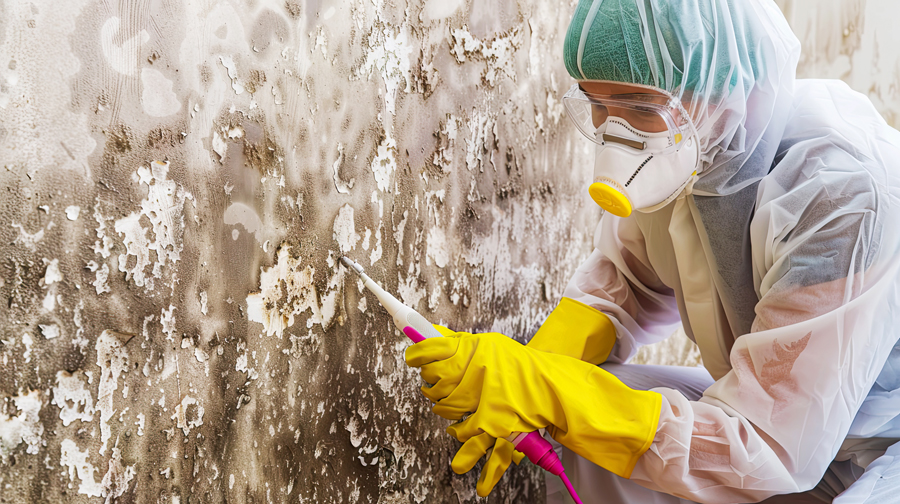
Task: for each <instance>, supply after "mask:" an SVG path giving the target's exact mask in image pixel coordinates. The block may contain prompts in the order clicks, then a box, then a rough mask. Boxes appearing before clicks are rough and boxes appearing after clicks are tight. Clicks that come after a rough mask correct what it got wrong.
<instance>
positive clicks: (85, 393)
mask: <svg viewBox="0 0 900 504" xmlns="http://www.w3.org/2000/svg"><path fill="white" fill-rule="evenodd" d="M82 376H84V374H83V373H81V372H77V373H75V374H72V373H69V372H67V371H57V372H56V386H55V387H53V401H51V404H54V405H56V406H58V407H59V409H60V412H59V418H60V420H62V422H63V425H64V426H66V427H68V426H69V424H71V423H72V422H74V421H75V420H79V421H81V422H82V423H87V422H91V421H92V420H93V419H94V398H93V396H91V391H90V390H88V389H86V388H85V387H84V381H83V380H82V378H81V377H82Z"/></svg>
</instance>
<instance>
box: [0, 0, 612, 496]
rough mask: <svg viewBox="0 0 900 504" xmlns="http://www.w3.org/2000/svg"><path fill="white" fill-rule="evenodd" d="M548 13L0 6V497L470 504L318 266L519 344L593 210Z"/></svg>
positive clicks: (412, 403) (374, 3)
mask: <svg viewBox="0 0 900 504" xmlns="http://www.w3.org/2000/svg"><path fill="white" fill-rule="evenodd" d="M573 6H574V3H573V2H568V3H563V4H558V3H551V2H537V1H520V2H513V1H509V0H505V1H499V2H488V3H479V2H463V1H461V0H428V1H425V2H408V3H407V2H403V1H383V0H365V1H362V0H360V1H341V2H337V1H327V0H309V1H298V0H287V1H285V0H278V1H248V2H237V1H235V2H229V1H220V0H208V1H187V2H174V1H137V2H132V1H122V2H92V1H81V0H73V1H66V2H50V1H13V0H6V1H2V2H0V165H2V169H0V184H2V191H3V195H2V197H0V272H2V273H0V301H2V304H0V321H2V324H0V468H2V469H0V502H7V503H9V502H172V503H176V502H254V503H262V502H311V503H332V502H333V503H344V502H350V503H352V502H384V503H394V502H397V503H400V502H403V503H407V502H409V503H413V502H415V503H421V502H474V501H475V500H476V497H475V491H474V489H475V482H476V479H477V472H473V473H471V474H468V475H465V476H457V475H455V474H453V473H452V471H451V470H450V465H449V462H450V459H451V457H452V454H453V453H454V452H455V450H456V448H457V447H458V443H457V442H456V441H455V440H453V439H452V438H451V437H450V436H449V435H448V434H446V433H445V432H444V429H445V428H446V426H447V425H448V422H446V421H444V420H442V419H440V418H438V417H436V416H434V415H433V414H432V413H431V411H430V408H429V404H428V402H427V400H425V399H424V397H423V396H421V394H420V393H419V391H418V387H419V386H420V384H421V383H420V380H419V378H418V374H417V372H415V371H414V370H411V369H409V368H407V366H406V365H405V363H404V362H403V351H404V349H405V348H406V346H407V341H406V339H405V338H404V337H403V336H402V335H401V334H400V333H398V332H397V331H395V330H394V329H393V326H392V324H391V321H390V319H389V317H388V316H387V315H386V314H385V313H384V312H383V311H382V310H381V309H380V307H379V306H378V305H377V303H376V301H375V299H374V298H373V297H372V296H371V295H369V294H367V293H366V292H364V291H363V290H362V287H361V284H360V283H359V281H357V280H356V279H355V278H354V277H352V276H350V275H349V274H348V272H347V271H346V270H344V269H343V268H342V267H341V266H339V265H338V263H337V259H338V257H339V255H341V254H346V255H348V256H350V257H352V258H353V259H355V260H356V261H358V262H359V263H360V264H362V265H363V266H364V267H365V268H366V269H367V271H368V273H369V274H370V275H371V276H372V277H373V278H375V279H377V280H379V281H381V282H383V284H384V285H385V287H386V288H388V290H390V291H392V292H395V293H397V295H398V297H399V298H400V299H401V300H402V301H404V302H406V303H407V304H409V305H411V306H414V307H415V308H416V309H418V310H419V311H420V312H421V313H423V314H425V315H426V316H427V317H430V318H431V319H432V320H433V321H434V322H442V323H444V324H447V325H449V326H451V327H454V328H457V329H460V330H479V331H484V330H494V331H501V332H504V333H506V334H508V335H510V336H513V337H515V338H517V339H519V340H521V341H525V340H527V338H529V337H530V335H531V334H532V333H533V332H534V330H535V329H536V328H537V327H538V325H539V324H540V322H541V321H542V320H543V318H544V317H545V316H546V314H547V313H548V312H549V310H550V309H552V307H553V306H554V305H555V303H556V301H557V300H558V298H559V296H560V293H561V291H562V288H563V287H564V285H565V282H566V280H567V278H568V277H569V276H571V274H572V272H573V271H574V269H575V267H577V265H578V264H579V263H580V261H581V260H582V259H583V258H584V257H586V255H587V254H588V253H589V251H590V248H591V244H590V243H591V235H592V232H593V227H594V223H595V222H596V219H597V217H598V215H599V211H598V210H597V209H596V207H595V206H593V205H592V204H591V205H590V206H588V205H587V203H588V202H589V200H588V199H587V196H586V194H585V191H584V190H583V187H584V185H583V184H584V182H585V180H587V179H588V178H589V177H590V172H591V169H592V168H591V149H590V148H589V145H590V144H589V143H588V142H586V141H584V140H583V139H581V138H580V137H579V136H578V134H577V132H576V131H575V129H574V128H573V127H572V126H571V125H570V124H568V122H567V119H566V118H565V116H564V113H563V107H562V104H561V102H560V97H561V96H562V94H563V93H564V92H565V91H566V89H567V88H568V87H569V86H570V85H571V81H570V79H569V77H568V76H567V74H566V72H565V70H564V68H563V66H562V63H561V59H562V58H561V46H562V37H563V35H564V33H565V28H566V25H567V23H568V18H569V15H570V14H569V13H570V11H571V10H572V8H573ZM543 492H544V490H543V478H542V477H541V476H540V475H539V473H538V472H537V471H536V470H535V469H534V467H533V466H530V464H523V466H522V467H521V468H514V469H513V470H511V472H510V474H509V475H508V476H507V477H506V478H505V479H504V481H503V482H502V483H501V484H500V485H499V486H498V489H497V490H496V491H495V492H494V494H493V495H492V497H491V499H490V501H491V502H524V501H528V502H541V501H542V500H543V497H542V496H543Z"/></svg>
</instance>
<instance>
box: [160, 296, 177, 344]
mask: <svg viewBox="0 0 900 504" xmlns="http://www.w3.org/2000/svg"><path fill="white" fill-rule="evenodd" d="M174 313H175V305H171V304H170V305H169V309H168V310H166V309H165V308H163V309H162V313H161V314H160V315H159V322H160V324H162V332H163V334H165V335H166V341H175V315H174Z"/></svg>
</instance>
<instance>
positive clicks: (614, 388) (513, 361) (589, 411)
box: [406, 326, 661, 496]
mask: <svg viewBox="0 0 900 504" xmlns="http://www.w3.org/2000/svg"><path fill="white" fill-rule="evenodd" d="M435 327H437V328H438V330H439V331H440V332H441V333H442V334H443V335H445V336H448V337H444V338H432V339H428V340H425V341H422V342H420V343H416V344H415V345H413V346H411V347H409V348H407V350H406V363H407V364H408V365H409V366H412V367H419V368H421V375H422V378H423V379H424V380H425V381H426V382H428V383H433V384H434V385H433V386H431V387H427V386H425V387H422V393H423V394H425V396H426V397H428V398H429V399H431V400H432V401H433V402H435V403H436V404H435V406H434V412H435V413H437V414H438V415H440V416H442V417H444V418H448V419H451V420H458V419H460V418H462V417H463V416H464V415H465V414H467V413H470V412H473V413H472V414H471V416H469V417H468V418H467V419H466V420H465V421H462V422H458V423H455V424H453V425H451V426H450V427H448V429H447V431H448V432H449V433H450V434H451V435H453V436H454V437H456V438H457V439H458V440H460V441H462V442H463V443H467V442H469V441H470V440H471V439H474V438H475V437H476V436H479V435H481V434H482V433H487V434H488V435H490V436H492V437H494V438H506V437H508V436H509V435H510V434H511V433H512V432H531V431H534V430H537V429H541V428H547V431H548V432H549V433H550V435H551V436H553V438H554V439H556V440H557V441H559V442H560V443H562V444H563V445H564V446H566V447H567V448H569V449H570V450H572V451H574V452H575V453H578V454H579V455H581V456H582V457H585V458H587V459H588V460H591V461H592V462H594V463H595V464H597V465H599V466H601V467H604V468H606V469H607V470H609V471H611V472H613V473H615V474H618V475H619V476H622V477H625V478H627V477H629V476H630V475H631V471H632V469H633V468H634V464H635V463H636V462H637V459H638V458H639V457H640V456H641V455H642V454H643V453H644V452H645V451H646V450H647V449H648V448H649V447H650V444H651V442H652V441H653V437H654V435H655V434H656V426H657V423H658V421H659V412H660V405H661V396H660V395H659V394H658V393H656V392H649V391H637V390H632V389H630V388H628V387H627V386H625V385H624V384H623V383H622V382H620V381H619V380H618V379H617V378H616V377H615V376H613V375H611V374H609V373H608V372H606V371H604V370H602V369H600V368H598V367H597V366H594V365H592V364H589V363H587V362H583V361H581V360H578V359H574V358H571V357H567V356H564V355H555V354H551V353H546V352H542V351H538V350H534V349H531V348H528V347H525V346H523V345H522V344H520V343H518V342H517V341H515V340H513V339H510V338H508V337H506V336H504V335H502V334H498V333H484V334H469V333H456V334H452V331H449V330H448V329H446V328H443V327H440V326H435ZM485 442H486V441H485V440H481V441H479V442H478V443H485ZM473 444H476V442H473ZM479 446H481V445H479ZM464 447H465V445H464ZM467 450H471V451H473V452H474V451H475V448H474V447H473V448H470V449H467ZM461 451H462V449H461ZM458 456H459V455H458ZM454 460H455V459H454ZM506 465H507V466H508V463H507V464H506ZM460 466H462V464H460ZM454 469H455V468H454ZM503 469H504V470H505V467H504V468H503ZM496 479H497V480H499V476H497V477H496ZM491 480H494V478H491ZM490 482H491V481H490V480H488V481H487V483H490ZM493 482H494V483H496V481H493ZM487 483H486V484H485V485H484V486H487ZM490 486H491V487H492V486H493V485H490ZM483 490H484V487H483V488H482V489H479V495H482V496H483V495H487V492H483ZM487 491H488V492H489V491H490V488H487Z"/></svg>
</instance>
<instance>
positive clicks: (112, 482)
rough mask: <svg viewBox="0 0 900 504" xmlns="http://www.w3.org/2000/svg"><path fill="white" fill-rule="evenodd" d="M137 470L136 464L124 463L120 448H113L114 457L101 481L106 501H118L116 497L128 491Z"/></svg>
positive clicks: (102, 493)
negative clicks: (135, 468)
mask: <svg viewBox="0 0 900 504" xmlns="http://www.w3.org/2000/svg"><path fill="white" fill-rule="evenodd" d="M135 474H136V472H135V470H134V466H133V465H130V466H125V465H123V464H122V452H121V450H119V448H116V447H114V448H113V449H112V457H111V458H110V460H109V469H108V470H107V471H106V474H105V475H103V480H102V481H100V489H101V495H102V496H103V497H106V502H107V503H111V502H117V501H116V499H118V498H119V497H121V496H122V495H124V494H125V492H126V491H128V486H129V485H130V484H131V480H133V479H134V476H135Z"/></svg>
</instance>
